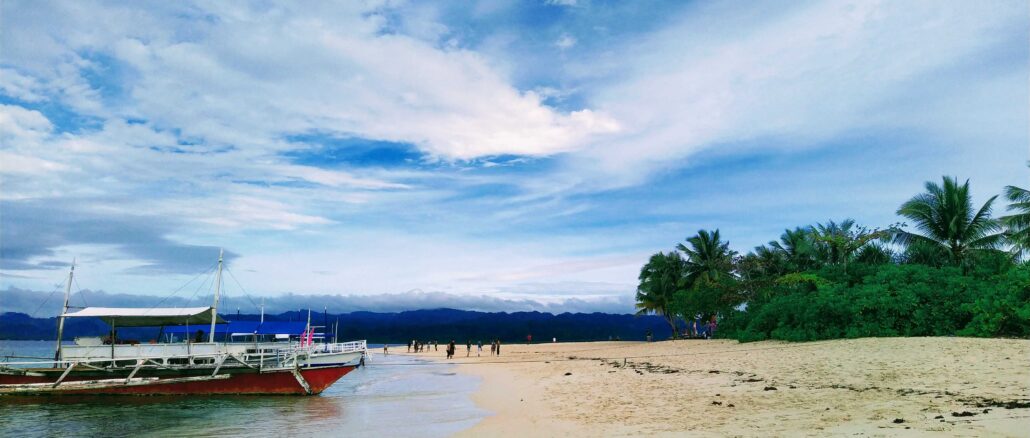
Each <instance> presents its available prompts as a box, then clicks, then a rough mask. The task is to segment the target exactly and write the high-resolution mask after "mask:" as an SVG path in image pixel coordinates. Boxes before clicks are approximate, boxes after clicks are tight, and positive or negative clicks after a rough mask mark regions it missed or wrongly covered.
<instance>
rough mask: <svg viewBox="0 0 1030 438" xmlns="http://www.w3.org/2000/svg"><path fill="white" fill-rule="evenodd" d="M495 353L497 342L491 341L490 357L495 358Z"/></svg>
mask: <svg viewBox="0 0 1030 438" xmlns="http://www.w3.org/2000/svg"><path fill="white" fill-rule="evenodd" d="M495 351H497V342H494V341H490V355H491V356H493V355H494V352H495Z"/></svg>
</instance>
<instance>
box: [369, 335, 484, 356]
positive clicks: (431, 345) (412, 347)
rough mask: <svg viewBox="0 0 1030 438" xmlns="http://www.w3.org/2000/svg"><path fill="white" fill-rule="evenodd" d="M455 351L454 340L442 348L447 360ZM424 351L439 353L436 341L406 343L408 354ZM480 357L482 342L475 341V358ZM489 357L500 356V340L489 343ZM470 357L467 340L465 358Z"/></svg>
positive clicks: (413, 340) (469, 344) (469, 341)
mask: <svg viewBox="0 0 1030 438" xmlns="http://www.w3.org/2000/svg"><path fill="white" fill-rule="evenodd" d="M456 350H457V346H456V345H455V342H454V340H451V342H449V343H447V345H446V346H445V347H444V352H446V353H447V358H448V359H451V358H453V357H454V355H455V354H456V352H457V351H456ZM385 351H386V350H385V347H384V353H385ZM424 351H439V342H437V341H420V340H417V339H412V340H410V341H408V353H422V352H424ZM482 355H483V341H476V357H480V356H482ZM490 355H491V356H493V355H497V356H500V355H501V340H500V339H494V340H493V341H492V342H490ZM471 356H472V340H471V339H469V340H467V341H465V357H471Z"/></svg>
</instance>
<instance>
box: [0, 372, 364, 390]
mask: <svg viewBox="0 0 1030 438" xmlns="http://www.w3.org/2000/svg"><path fill="white" fill-rule="evenodd" d="M354 368H356V367H354V366H342V367H325V368H313V369H301V370H300V374H301V376H303V377H304V380H305V381H306V382H307V384H308V387H309V388H310V389H311V394H312V395H314V394H319V393H321V392H322V391H324V390H325V389H326V388H328V387H329V386H330V385H332V384H333V383H335V382H336V381H337V380H339V379H340V378H341V377H343V376H344V375H346V374H347V373H349V372H351V371H353V370H354ZM95 378H96V377H89V376H81V377H80V376H68V378H66V379H65V381H83V380H93V379H95ZM52 381H54V379H53V378H50V377H45V376H12V375H6V376H0V384H24V383H47V382H52ZM47 394H55V395H56V394H62V395H63V394H68V395H187V394H188V395H193V394H207V395H217V394H255V395H257V394H282V395H306V394H307V392H306V391H305V390H304V387H303V386H301V384H300V382H298V381H297V378H296V376H294V375H293V372H292V371H291V370H282V371H274V372H263V373H257V372H246V373H233V374H231V375H230V376H229V377H228V378H223V379H215V380H204V381H194V382H178V383H160V381H157V382H155V383H152V384H146V385H127V386H109V387H104V388H72V387H69V388H67V389H58V390H56V391H47Z"/></svg>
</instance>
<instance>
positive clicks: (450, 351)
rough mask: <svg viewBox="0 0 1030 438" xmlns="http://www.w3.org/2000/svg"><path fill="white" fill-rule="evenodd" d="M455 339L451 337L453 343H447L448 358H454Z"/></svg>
mask: <svg viewBox="0 0 1030 438" xmlns="http://www.w3.org/2000/svg"><path fill="white" fill-rule="evenodd" d="M454 349H455V348H454V339H451V343H450V344H447V358H448V359H451V358H454Z"/></svg>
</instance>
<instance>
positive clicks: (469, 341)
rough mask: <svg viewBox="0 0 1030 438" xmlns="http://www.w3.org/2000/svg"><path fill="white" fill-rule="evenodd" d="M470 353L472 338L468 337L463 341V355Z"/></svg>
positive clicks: (466, 355)
mask: <svg viewBox="0 0 1030 438" xmlns="http://www.w3.org/2000/svg"><path fill="white" fill-rule="evenodd" d="M471 355H472V340H471V339H468V340H466V341H465V357H469V356H471Z"/></svg>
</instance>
